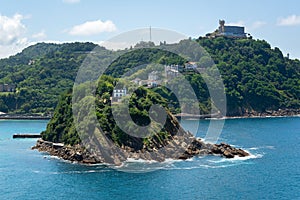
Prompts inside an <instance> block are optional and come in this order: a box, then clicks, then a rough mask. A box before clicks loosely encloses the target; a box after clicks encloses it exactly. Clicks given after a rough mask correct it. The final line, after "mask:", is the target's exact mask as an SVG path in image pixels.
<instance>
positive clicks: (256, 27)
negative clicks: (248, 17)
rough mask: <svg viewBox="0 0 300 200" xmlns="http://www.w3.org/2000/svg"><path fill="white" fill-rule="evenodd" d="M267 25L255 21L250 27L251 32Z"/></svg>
mask: <svg viewBox="0 0 300 200" xmlns="http://www.w3.org/2000/svg"><path fill="white" fill-rule="evenodd" d="M266 24H267V23H266V22H264V21H256V22H254V23H253V24H252V25H251V30H254V29H258V28H261V27H263V26H264V25H266Z"/></svg>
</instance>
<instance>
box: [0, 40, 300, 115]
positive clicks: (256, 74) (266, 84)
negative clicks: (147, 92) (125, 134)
mask: <svg viewBox="0 0 300 200" xmlns="http://www.w3.org/2000/svg"><path fill="white" fill-rule="evenodd" d="M196 42H197V43H199V44H200V45H201V46H202V47H204V48H205V49H206V50H207V52H208V53H209V55H210V56H211V57H212V59H213V60H214V62H215V63H216V65H217V67H218V69H219V70H220V73H221V75H222V78H223V80H224V84H225V87H226V95H227V106H228V109H227V110H228V113H227V114H228V115H243V114H245V113H247V112H249V111H252V110H254V111H258V112H264V111H266V110H277V109H279V108H282V109H285V108H296V109H299V107H300V100H299V97H300V61H299V60H291V59H288V58H286V57H284V56H283V55H282V52H281V51H280V50H279V49H278V48H274V49H272V48H271V47H270V45H269V44H268V43H267V42H266V41H261V40H253V39H229V38H222V37H220V38H215V39H208V38H202V37H200V38H199V39H197V40H196ZM180 43H181V44H182V45H188V42H186V41H182V42H180ZM165 46H168V44H163V43H162V44H160V48H162V49H164V47H165ZM95 47H96V45H95V44H92V43H71V44H60V45H59V44H44V43H41V44H37V45H34V46H31V47H28V48H27V49H25V50H24V51H23V52H22V53H19V54H17V55H15V56H12V57H10V58H8V59H2V60H0V67H1V72H0V84H1V83H8V84H9V83H13V84H16V85H17V91H16V92H14V93H11V92H8V93H7V92H5V93H0V111H2V112H10V113H13V112H15V113H52V112H53V110H54V108H55V106H56V104H57V102H58V99H59V98H58V97H59V95H60V94H61V93H62V92H64V91H66V90H67V89H68V88H71V87H72V85H73V82H74V79H75V77H76V73H77V70H78V68H79V66H80V65H81V64H82V62H83V60H84V59H85V58H86V55H87V53H88V52H90V51H92V50H93V49H94V48H95ZM137 47H139V45H137ZM169 48H173V47H172V46H171V45H169ZM174 48H175V46H174ZM188 49H189V50H190V51H191V53H193V52H192V51H193V49H194V47H193V46H190V47H189V48H188ZM101 51H102V54H103V55H104V56H109V55H113V54H119V53H124V52H125V54H124V55H122V56H121V57H119V58H118V59H117V60H115V61H114V62H113V63H112V64H111V66H110V67H109V69H108V70H107V71H106V74H108V75H112V76H114V77H120V76H121V75H122V74H124V73H126V72H128V71H129V70H130V68H132V67H135V66H138V65H142V64H148V63H161V64H183V63H184V62H186V61H187V59H186V58H181V57H179V56H176V55H175V54H172V53H169V52H167V51H163V50H157V49H151V48H148V49H138V48H137V49H134V50H133V51H130V52H128V51H129V50H126V51H124V52H120V51H119V52H111V51H108V50H105V49H104V48H102V50H101ZM197 53H198V52H194V54H197ZM198 54H199V55H196V57H197V59H198V60H193V61H196V62H198V63H199V65H200V67H202V68H205V67H206V66H207V63H208V60H209V57H208V55H206V54H201V53H198ZM30 61H33V62H30ZM86 73H89V74H94V71H93V69H88V70H86ZM185 77H186V79H187V80H188V81H190V83H191V85H192V87H193V89H194V90H195V93H196V95H197V97H198V99H199V102H200V108H201V112H203V113H207V112H209V110H210V108H211V106H212V105H211V101H210V98H209V94H208V93H207V88H206V85H205V83H204V81H203V79H202V78H201V76H200V75H199V74H197V73H186V74H185ZM174 81H176V80H174ZM179 90H182V91H183V90H184V88H179ZM156 92H158V93H159V94H160V95H161V96H163V97H165V98H167V99H169V100H171V102H174V109H173V111H174V112H178V104H177V102H176V99H175V98H174V95H172V93H171V92H170V91H168V90H166V89H164V88H158V89H156ZM187 105H188V103H187Z"/></svg>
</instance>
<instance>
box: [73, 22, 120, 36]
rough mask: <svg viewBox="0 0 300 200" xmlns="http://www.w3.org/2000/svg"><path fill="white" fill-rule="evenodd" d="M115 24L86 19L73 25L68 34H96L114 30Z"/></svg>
mask: <svg viewBox="0 0 300 200" xmlns="http://www.w3.org/2000/svg"><path fill="white" fill-rule="evenodd" d="M116 30H117V28H116V25H115V24H114V23H113V22H112V21H110V20H107V21H104V22H103V21H101V20H96V21H87V22H85V23H83V24H80V25H76V26H74V27H73V28H72V29H71V30H70V31H68V32H69V34H70V35H80V36H89V35H96V34H99V33H102V32H113V31H116Z"/></svg>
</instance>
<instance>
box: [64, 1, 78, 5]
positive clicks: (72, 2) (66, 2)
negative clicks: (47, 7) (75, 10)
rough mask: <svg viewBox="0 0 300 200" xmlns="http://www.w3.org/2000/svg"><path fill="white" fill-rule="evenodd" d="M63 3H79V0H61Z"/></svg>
mask: <svg viewBox="0 0 300 200" xmlns="http://www.w3.org/2000/svg"><path fill="white" fill-rule="evenodd" d="M63 2H64V3H69V4H73V3H79V2H80V0H63Z"/></svg>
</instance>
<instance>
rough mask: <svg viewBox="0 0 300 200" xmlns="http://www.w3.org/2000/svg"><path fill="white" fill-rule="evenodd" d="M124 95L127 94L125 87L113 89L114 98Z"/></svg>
mask: <svg viewBox="0 0 300 200" xmlns="http://www.w3.org/2000/svg"><path fill="white" fill-rule="evenodd" d="M126 95H127V89H126V88H123V89H114V91H113V97H114V98H120V97H123V96H126Z"/></svg>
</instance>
